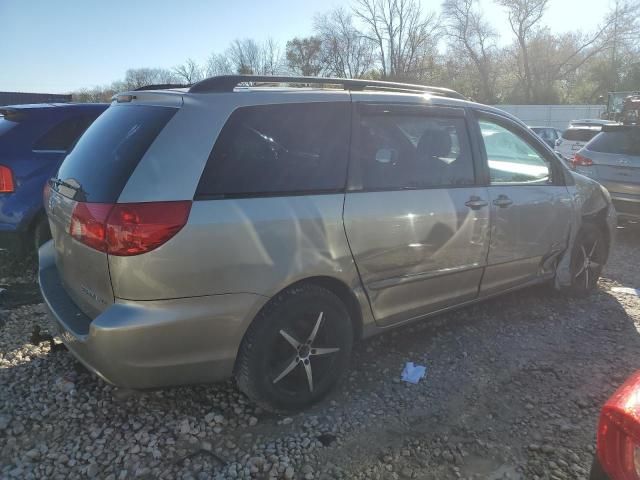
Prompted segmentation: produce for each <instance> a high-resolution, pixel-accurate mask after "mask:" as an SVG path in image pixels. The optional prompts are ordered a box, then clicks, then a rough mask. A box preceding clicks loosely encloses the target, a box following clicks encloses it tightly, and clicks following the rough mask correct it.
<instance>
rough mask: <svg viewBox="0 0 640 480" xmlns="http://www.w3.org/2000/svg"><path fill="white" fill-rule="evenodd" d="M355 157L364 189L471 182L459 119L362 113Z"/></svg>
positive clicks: (464, 134) (469, 159)
mask: <svg viewBox="0 0 640 480" xmlns="http://www.w3.org/2000/svg"><path fill="white" fill-rule="evenodd" d="M359 129H360V131H359V132H358V135H359V137H358V138H359V141H358V145H359V147H358V151H357V155H358V162H359V165H360V168H361V170H362V173H361V175H362V187H363V189H364V190H398V189H420V188H438V187H442V188H445V187H452V186H464V185H473V184H474V182H475V176H474V168H473V161H472V157H471V149H470V146H469V140H468V136H467V131H466V128H465V121H464V119H463V118H454V117H437V116H428V115H419V114H402V113H395V112H393V111H390V112H384V113H378V114H370V115H363V116H362V117H361V119H360V125H359Z"/></svg>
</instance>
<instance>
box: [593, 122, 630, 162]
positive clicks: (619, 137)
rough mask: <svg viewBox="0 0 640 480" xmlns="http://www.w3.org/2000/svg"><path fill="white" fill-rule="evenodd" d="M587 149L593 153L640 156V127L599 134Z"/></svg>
mask: <svg viewBox="0 0 640 480" xmlns="http://www.w3.org/2000/svg"><path fill="white" fill-rule="evenodd" d="M587 148H588V149H589V150H591V151H593V152H603V153H617V154H621V155H637V156H640V127H639V128H636V129H629V130H621V131H618V132H602V133H600V134H598V135H597V136H596V137H595V138H594V139H593V140H592V141H591V142H590V143H589V145H587Z"/></svg>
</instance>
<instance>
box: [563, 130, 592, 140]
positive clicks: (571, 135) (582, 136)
mask: <svg viewBox="0 0 640 480" xmlns="http://www.w3.org/2000/svg"><path fill="white" fill-rule="evenodd" d="M597 134H598V131H597V130H592V129H586V128H585V129H569V130H566V131H565V132H564V133H563V134H562V138H564V139H565V140H571V141H574V142H588V141H589V140H591V139H592V138H593V137H595V136H596V135H597Z"/></svg>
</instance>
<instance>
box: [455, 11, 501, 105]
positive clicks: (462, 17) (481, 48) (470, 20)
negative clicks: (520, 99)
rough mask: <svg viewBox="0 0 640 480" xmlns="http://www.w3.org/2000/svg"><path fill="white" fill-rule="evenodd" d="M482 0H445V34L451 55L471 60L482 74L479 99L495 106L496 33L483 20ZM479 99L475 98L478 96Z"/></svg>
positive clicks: (479, 73)
mask: <svg viewBox="0 0 640 480" xmlns="http://www.w3.org/2000/svg"><path fill="white" fill-rule="evenodd" d="M477 4H478V0H445V1H444V3H443V4H442V12H443V16H444V19H445V21H446V27H447V28H446V30H445V34H446V35H447V36H448V37H449V39H450V43H449V46H450V48H451V52H450V53H453V54H455V55H456V58H458V59H459V58H460V56H462V57H464V58H468V59H469V60H470V62H471V64H472V65H473V67H474V68H475V70H476V71H477V73H478V80H479V88H478V90H479V91H478V100H479V101H481V102H485V103H493V102H495V100H496V95H495V91H494V89H495V74H496V70H495V68H494V65H493V63H494V57H495V55H494V53H495V51H496V49H497V47H496V44H495V38H496V32H495V31H494V30H493V28H492V27H491V26H490V25H489V23H488V22H487V21H486V20H485V19H484V18H483V17H482V13H481V12H480V11H479V10H478V8H476V7H477ZM474 96H475V95H474Z"/></svg>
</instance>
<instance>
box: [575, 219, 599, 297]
mask: <svg viewBox="0 0 640 480" xmlns="http://www.w3.org/2000/svg"><path fill="white" fill-rule="evenodd" d="M608 255H609V246H608V245H607V241H606V237H605V234H604V232H603V230H602V228H598V227H597V226H596V225H593V224H590V223H585V224H584V225H583V226H582V228H581V229H580V231H579V232H578V236H577V238H576V241H575V243H574V245H573V250H572V251H571V285H570V286H569V287H568V288H567V291H568V293H570V294H572V295H575V296H579V297H584V296H587V295H589V294H590V293H592V292H593V291H594V290H596V288H597V286H598V278H600V275H601V274H602V269H603V267H604V264H605V263H606V261H607V257H608Z"/></svg>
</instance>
